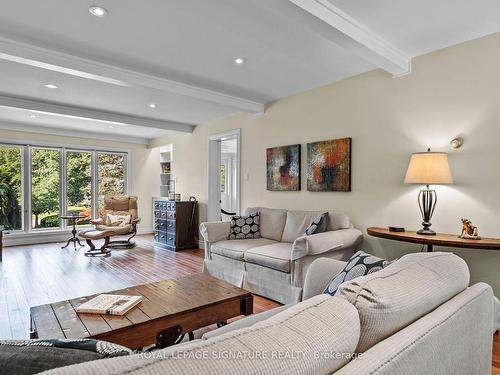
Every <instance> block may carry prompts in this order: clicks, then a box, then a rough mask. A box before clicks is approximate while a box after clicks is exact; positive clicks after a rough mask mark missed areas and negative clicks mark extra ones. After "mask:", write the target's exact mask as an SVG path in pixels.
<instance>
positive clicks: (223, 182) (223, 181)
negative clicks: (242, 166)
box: [220, 164, 226, 193]
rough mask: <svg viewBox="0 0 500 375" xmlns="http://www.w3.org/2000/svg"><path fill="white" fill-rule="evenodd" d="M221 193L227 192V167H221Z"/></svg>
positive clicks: (223, 165) (222, 165)
mask: <svg viewBox="0 0 500 375" xmlns="http://www.w3.org/2000/svg"><path fill="white" fill-rule="evenodd" d="M220 192H221V193H225V192H226V165H225V164H221V165H220Z"/></svg>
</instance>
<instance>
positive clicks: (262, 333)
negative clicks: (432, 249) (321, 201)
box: [48, 253, 497, 375]
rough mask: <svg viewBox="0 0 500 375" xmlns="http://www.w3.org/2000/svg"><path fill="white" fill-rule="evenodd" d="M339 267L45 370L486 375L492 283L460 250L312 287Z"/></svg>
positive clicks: (79, 373) (331, 265) (325, 266)
mask: <svg viewBox="0 0 500 375" xmlns="http://www.w3.org/2000/svg"><path fill="white" fill-rule="evenodd" d="M344 265H345V262H340V261H337V260H334V259H331V258H330V259H329V258H320V259H317V260H315V261H314V262H313V264H312V265H311V267H310V269H309V271H308V273H307V276H306V278H305V284H304V297H307V299H305V301H303V302H300V303H296V304H291V305H288V306H283V307H279V308H277V309H274V310H271V311H266V312H264V313H261V314H258V315H253V316H250V317H247V318H245V319H242V320H240V321H238V322H235V323H230V324H229V325H227V326H225V327H222V328H220V329H217V330H215V331H213V332H212V333H209V334H205V336H204V337H203V338H201V339H199V340H195V341H191V342H189V343H183V344H180V345H176V346H173V347H171V348H168V349H163V350H160V351H157V352H153V353H149V354H147V355H144V354H143V355H141V354H137V355H132V356H126V357H118V358H112V359H104V360H98V361H93V362H88V363H83V364H78V365H74V366H70V367H63V368H59V369H55V370H51V371H49V372H48V373H49V374H52V375H59V374H61V375H62V374H64V375H91V374H101V375H111V374H122V373H127V374H137V375H139V374H140V375H146V374H148V375H156V374H208V375H211V374H213V375H226V374H227V375H237V374H271V375H273V374H292V375H299V374H318V375H321V374H336V375H368V374H378V375H487V374H488V375H489V374H491V360H492V339H493V332H494V330H495V329H496V328H497V327H495V324H494V316H495V315H496V312H495V300H494V298H493V291H492V289H491V287H490V286H489V285H487V284H484V283H478V284H475V285H472V286H469V270H468V268H467V265H466V264H465V262H464V261H463V260H462V259H461V258H459V257H458V256H456V255H454V254H451V253H416V254H409V255H406V256H403V257H402V258H400V259H399V260H398V261H395V262H393V263H392V264H390V265H389V266H387V267H386V268H384V269H382V270H380V271H377V272H374V273H371V274H369V275H367V276H362V277H358V278H356V279H353V280H351V281H348V282H345V283H343V284H342V285H341V286H340V288H339V290H338V291H337V294H336V295H335V296H333V297H332V296H330V295H328V294H321V293H322V291H323V290H324V288H325V286H326V284H327V283H328V281H329V280H330V279H331V277H332V274H334V273H336V272H338V271H340V270H341V269H342V268H343V267H344ZM318 293H319V294H318ZM353 353H358V354H360V355H358V356H353Z"/></svg>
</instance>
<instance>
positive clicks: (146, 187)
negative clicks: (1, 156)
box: [0, 125, 160, 244]
mask: <svg viewBox="0 0 500 375" xmlns="http://www.w3.org/2000/svg"><path fill="white" fill-rule="evenodd" d="M19 126H20V127H22V125H19ZM5 140H7V141H8V140H12V141H17V142H31V143H33V144H60V145H71V146H78V145H80V146H87V147H88V146H95V147H102V148H103V149H117V150H123V151H128V152H129V154H130V159H129V171H130V175H129V186H130V191H129V194H131V195H137V197H138V207H139V216H141V218H142V221H141V224H140V225H139V231H140V232H141V233H144V232H151V231H152V226H153V224H152V217H153V214H152V197H153V196H155V195H158V194H159V188H160V174H159V170H160V167H159V160H160V154H159V148H148V147H147V146H146V145H141V144H133V143H123V142H111V141H103V140H96V139H87V138H78V137H63V136H52V135H44V134H35V133H27V132H20V131H8V130H0V141H5ZM21 240H22V239H21ZM49 240H50V239H49ZM5 242H6V243H7V244H9V240H8V239H6V240H5ZM11 242H12V241H11ZM22 242H23V241H19V240H16V241H15V242H12V243H15V244H19V243H22Z"/></svg>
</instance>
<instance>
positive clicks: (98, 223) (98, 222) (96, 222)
mask: <svg viewBox="0 0 500 375" xmlns="http://www.w3.org/2000/svg"><path fill="white" fill-rule="evenodd" d="M90 223H91V224H94V225H102V224H104V219H103V218H102V217H100V218H98V219H92V220H90Z"/></svg>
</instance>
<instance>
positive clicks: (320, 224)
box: [304, 212, 329, 236]
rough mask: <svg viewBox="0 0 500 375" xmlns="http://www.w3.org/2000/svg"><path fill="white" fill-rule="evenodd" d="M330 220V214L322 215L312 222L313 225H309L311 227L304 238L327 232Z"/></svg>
mask: <svg viewBox="0 0 500 375" xmlns="http://www.w3.org/2000/svg"><path fill="white" fill-rule="evenodd" d="M328 220H329V216H328V212H324V213H322V214H321V215H319V216H318V217H317V218H315V219H314V220H313V221H312V223H311V225H309V227H308V228H307V229H306V231H305V232H304V236H310V235H311V234H315V233H323V232H326V230H327V229H328Z"/></svg>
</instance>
